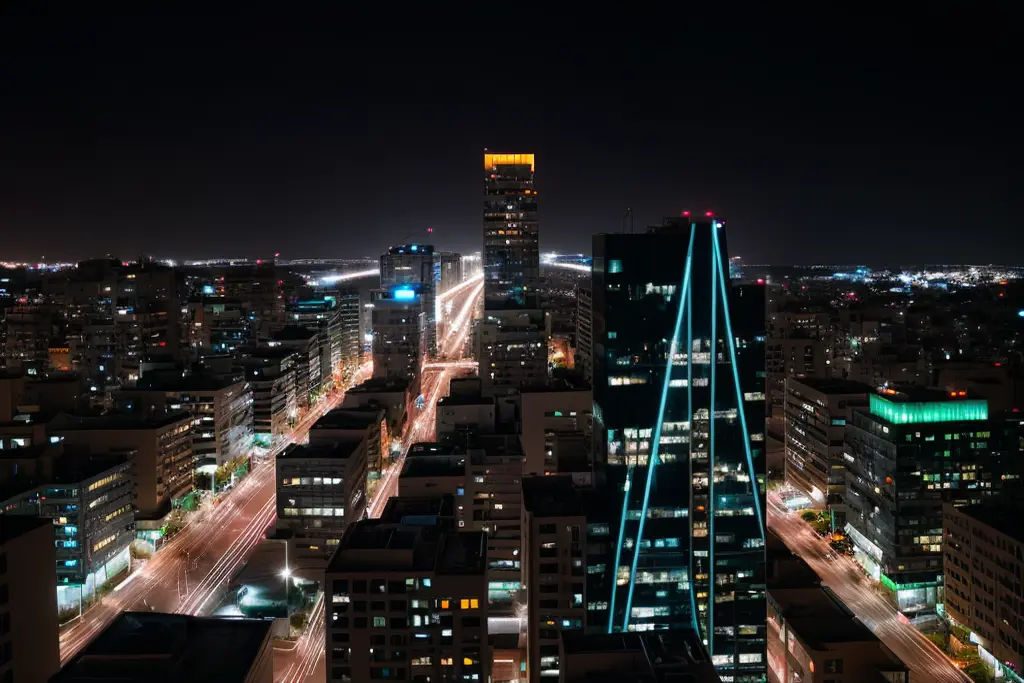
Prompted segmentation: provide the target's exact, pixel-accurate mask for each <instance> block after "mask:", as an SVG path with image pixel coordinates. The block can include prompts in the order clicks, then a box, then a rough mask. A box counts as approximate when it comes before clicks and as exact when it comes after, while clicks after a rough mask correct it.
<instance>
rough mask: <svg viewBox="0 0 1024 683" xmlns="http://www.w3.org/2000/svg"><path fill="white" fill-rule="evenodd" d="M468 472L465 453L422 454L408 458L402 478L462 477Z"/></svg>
mask: <svg viewBox="0 0 1024 683" xmlns="http://www.w3.org/2000/svg"><path fill="white" fill-rule="evenodd" d="M465 474H466V456H465V455H436V456H430V455H427V456H420V457H418V458H406V459H405V465H404V466H403V467H402V473H401V474H400V475H399V476H400V477H401V478H402V479H412V478H418V477H426V478H429V479H433V478H437V477H462V476H464V475H465Z"/></svg>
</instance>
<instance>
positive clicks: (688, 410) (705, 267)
mask: <svg viewBox="0 0 1024 683" xmlns="http://www.w3.org/2000/svg"><path fill="white" fill-rule="evenodd" d="M593 255H594V265H593V287H592V291H593V345H594V420H595V428H594V433H595V435H599V436H600V438H599V439H598V442H597V443H596V444H595V450H596V451H597V455H598V460H599V461H601V462H602V463H603V464H604V465H605V469H606V471H607V479H608V482H609V484H608V485H609V486H610V487H612V489H613V491H614V494H613V495H614V496H615V497H616V499H617V501H618V502H619V504H620V505H621V511H620V512H619V514H618V515H617V517H618V519H617V520H616V522H615V524H614V528H613V530H612V533H613V535H614V539H615V543H614V546H613V552H612V555H613V557H612V558H611V562H612V567H613V568H614V572H615V575H616V577H617V581H616V583H617V587H616V588H614V589H613V591H612V593H611V596H610V598H609V601H608V602H609V605H608V610H607V630H608V632H615V631H627V630H664V629H673V628H692V629H694V630H696V631H697V632H698V633H700V635H701V637H702V638H704V639H705V640H706V642H707V643H708V650H709V652H710V653H711V656H712V659H713V661H714V662H715V665H716V666H717V667H718V668H719V671H720V673H721V674H722V675H723V676H731V677H732V680H733V681H737V682H739V681H757V680H761V676H763V674H764V671H765V662H764V642H765V622H764V613H765V602H764V600H765V598H764V589H763V585H764V579H763V574H764V542H765V518H764V514H765V513H764V509H765V505H764V492H763V479H764V463H765V457H764V415H765V408H764V399H765V395H764V344H763V329H764V305H765V296H764V292H763V288H759V287H757V286H754V287H733V286H732V285H731V283H730V281H729V278H728V273H729V271H728V260H727V255H728V252H727V248H726V240H725V227H724V222H723V221H721V220H719V219H717V218H715V217H713V216H711V214H708V215H707V216H702V217H700V218H699V219H698V218H694V219H691V218H690V217H689V216H688V215H686V214H684V215H683V216H682V217H681V218H673V219H666V220H665V222H664V224H663V225H662V226H659V227H656V228H651V229H649V230H648V231H647V232H646V233H643V234H603V235H596V236H595V237H594V244H593ZM748 318H749V319H748ZM759 331H760V334H759ZM759 337H760V339H759Z"/></svg>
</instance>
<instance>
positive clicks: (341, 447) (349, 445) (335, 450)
mask: <svg viewBox="0 0 1024 683" xmlns="http://www.w3.org/2000/svg"><path fill="white" fill-rule="evenodd" d="M362 442H363V439H362V438H360V437H350V438H347V439H346V438H337V439H332V440H331V441H325V442H322V443H310V444H305V445H293V446H291V447H290V448H288V449H287V450H285V451H284V452H283V453H281V455H279V456H277V459H278V460H301V459H304V458H317V459H322V460H327V459H330V460H344V459H345V458H348V457H349V456H351V455H352V454H353V453H355V452H356V449H358V448H359V444H361V443H362Z"/></svg>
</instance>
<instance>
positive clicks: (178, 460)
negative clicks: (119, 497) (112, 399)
mask: <svg viewBox="0 0 1024 683" xmlns="http://www.w3.org/2000/svg"><path fill="white" fill-rule="evenodd" d="M49 433H50V435H51V436H52V437H54V438H59V439H63V440H64V443H65V444H66V445H67V446H69V447H83V448H86V449H87V450H89V451H90V452H93V453H123V454H126V455H130V458H131V461H132V464H133V465H134V467H133V468H132V476H133V478H134V479H135V508H136V519H141V520H150V521H153V520H161V519H163V518H165V517H166V516H167V514H168V513H169V512H170V511H171V505H172V502H173V501H175V500H177V499H180V498H182V497H183V496H184V495H185V494H187V493H189V492H190V491H191V490H192V485H193V458H192V415H191V414H189V413H187V412H176V413H171V414H168V415H154V416H150V417H147V416H133V415H117V414H114V415H104V416H100V417H77V416H73V415H66V414H62V415H58V416H57V417H55V418H54V419H53V420H52V421H51V422H50V424H49Z"/></svg>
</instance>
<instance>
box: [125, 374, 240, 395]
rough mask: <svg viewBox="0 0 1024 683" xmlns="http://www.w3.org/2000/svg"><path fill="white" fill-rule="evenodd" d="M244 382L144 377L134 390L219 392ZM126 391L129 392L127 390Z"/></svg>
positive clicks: (234, 378)
mask: <svg viewBox="0 0 1024 683" xmlns="http://www.w3.org/2000/svg"><path fill="white" fill-rule="evenodd" d="M244 381H245V380H244V379H243V378H242V377H240V376H232V375H215V374H212V373H205V372H203V373H196V374H192V375H186V376H185V377H181V376H180V375H179V376H177V377H174V376H167V375H163V376H161V375H159V374H157V375H144V376H143V377H141V378H139V381H138V382H137V383H136V385H135V388H136V389H140V390H143V391H219V390H220V389H226V388H227V387H230V386H232V385H234V384H239V383H240V382H244ZM126 391H131V389H128V390H126Z"/></svg>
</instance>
